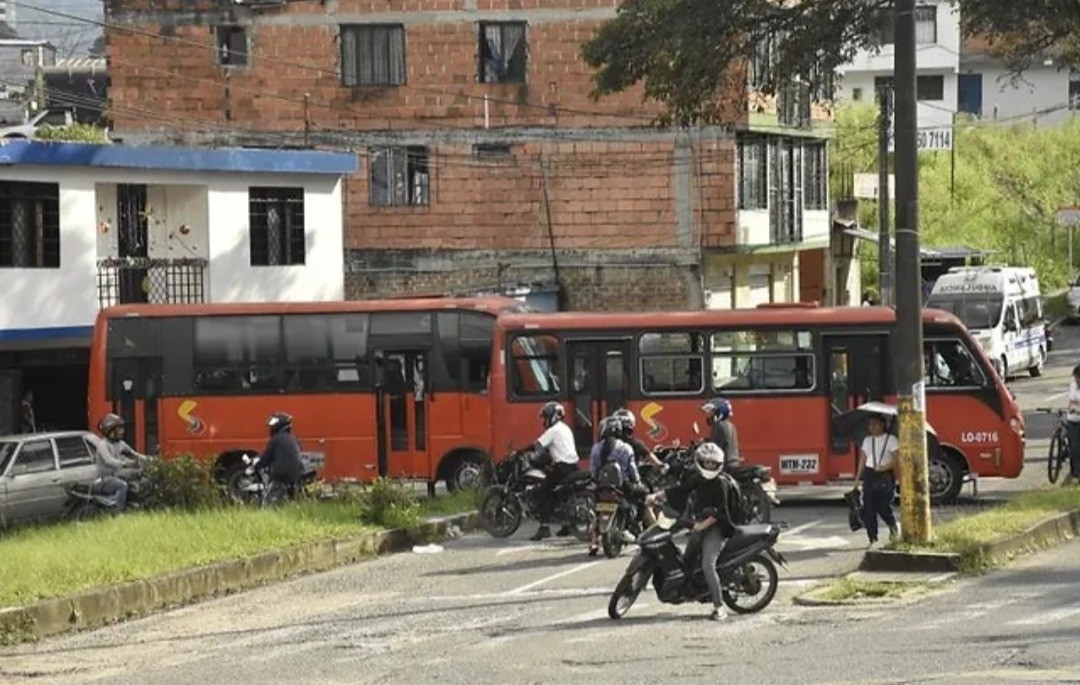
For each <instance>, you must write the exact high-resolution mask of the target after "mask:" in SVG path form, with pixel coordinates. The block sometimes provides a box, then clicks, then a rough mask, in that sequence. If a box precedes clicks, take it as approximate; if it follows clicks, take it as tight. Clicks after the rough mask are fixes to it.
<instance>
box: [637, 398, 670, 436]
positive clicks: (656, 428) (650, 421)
mask: <svg viewBox="0 0 1080 685" xmlns="http://www.w3.org/2000/svg"><path fill="white" fill-rule="evenodd" d="M662 411H664V408H663V407H661V406H660V405H659V404H657V403H656V402H650V403H648V404H646V405H645V406H644V407H642V408H641V411H640V412H639V414H640V415H641V420H642V421H644V422H645V425H646V426H648V427H649V437H650V438H652V439H653V440H656V441H657V442H659V441H661V440H663V439H664V438H666V437H667V428H665V427H664V424H662V423H660V422H659V421H657V420H656V418H655V417H656V415H657V414H659V413H660V412H662Z"/></svg>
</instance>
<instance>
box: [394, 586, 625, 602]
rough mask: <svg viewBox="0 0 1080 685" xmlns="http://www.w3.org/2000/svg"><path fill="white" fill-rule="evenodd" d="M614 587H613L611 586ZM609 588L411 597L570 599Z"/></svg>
mask: <svg viewBox="0 0 1080 685" xmlns="http://www.w3.org/2000/svg"><path fill="white" fill-rule="evenodd" d="M612 587H614V586H612ZM611 589H612V588H610V587H583V588H563V589H551V590H527V591H525V592H517V591H515V590H510V591H509V592H488V593H482V594H475V595H431V596H424V597H412V598H411V599H410V601H412V602H419V603H423V602H472V601H488V600H492V599H509V598H521V597H550V598H552V599H562V598H572V597H594V596H596V595H601V594H606V593H609V592H611Z"/></svg>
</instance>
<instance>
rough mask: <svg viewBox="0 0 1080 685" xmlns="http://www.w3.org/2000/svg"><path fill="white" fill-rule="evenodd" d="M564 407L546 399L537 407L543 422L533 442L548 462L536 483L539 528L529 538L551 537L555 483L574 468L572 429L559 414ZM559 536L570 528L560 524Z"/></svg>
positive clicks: (575, 462)
mask: <svg viewBox="0 0 1080 685" xmlns="http://www.w3.org/2000/svg"><path fill="white" fill-rule="evenodd" d="M565 416H566V411H565V410H564V409H563V407H562V405H561V404H559V403H558V402H548V403H547V404H545V405H544V406H543V407H541V408H540V420H541V421H542V422H543V424H544V432H543V433H542V434H541V435H540V437H539V438H537V440H536V442H535V443H534V444H533V448H535V449H543V450H546V451H547V453H548V456H550V457H551V463H550V464H549V465H548V467H547V479H545V480H544V482H543V483H541V484H540V487H539V492H538V493H537V495H538V497H539V509H540V511H539V512H538V514H539V516H540V528H539V529H538V530H537V531H536V534H535V535H533V536H532V537H531V538H530V540H543V539H544V538H548V537H551V527H550V526H551V523H552V520H553V519H554V518H555V496H554V490H555V487H556V486H558V485H559V483H561V482H562V481H563V479H565V478H566V477H567V476H569V475H570V474H572V473H574V472H575V471H577V470H578V468H579V467H578V461H579V457H578V453H577V447H576V446H575V445H574V432H573V431H572V430H570V426H568V425H566V423H565V422H564V421H563V418H564V417H565ZM558 534H559V536H561V537H565V536H566V535H569V534H570V528H569V527H568V526H563V527H562V528H561V529H559V533H558Z"/></svg>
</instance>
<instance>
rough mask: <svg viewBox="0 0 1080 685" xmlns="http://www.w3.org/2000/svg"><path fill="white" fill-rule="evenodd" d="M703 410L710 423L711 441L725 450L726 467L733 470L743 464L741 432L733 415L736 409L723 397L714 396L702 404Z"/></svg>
mask: <svg viewBox="0 0 1080 685" xmlns="http://www.w3.org/2000/svg"><path fill="white" fill-rule="evenodd" d="M701 411H702V412H704V413H705V420H706V421H707V422H708V424H709V442H712V443H715V444H716V445H717V447H719V448H720V449H722V450H723V451H724V455H725V456H726V459H725V461H724V468H725V469H726V470H729V471H730V470H731V469H733V468H736V467H738V466H741V465H742V458H741V457H740V454H739V433H738V431H736V430H735V424H734V423H732V422H731V417H732V415H733V414H734V413H735V410H734V409H733V408H732V406H731V402H728V401H727V400H726V399H724V398H723V397H714V398H712V399H711V400H709V401H708V402H706V403H705V404H703V405H701Z"/></svg>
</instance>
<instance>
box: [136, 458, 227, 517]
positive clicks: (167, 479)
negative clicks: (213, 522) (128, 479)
mask: <svg viewBox="0 0 1080 685" xmlns="http://www.w3.org/2000/svg"><path fill="white" fill-rule="evenodd" d="M211 470H212V469H211V466H210V464H209V463H207V462H205V461H203V460H201V459H196V458H195V457H193V456H191V455H182V456H178V457H170V458H167V459H153V460H151V461H149V462H147V464H146V466H145V467H144V469H143V475H144V477H145V479H146V481H145V484H144V486H145V487H146V489H147V493H146V497H145V502H146V506H147V508H153V509H186V510H189V511H194V510H197V509H207V508H209V507H214V506H221V505H222V504H223V503H224V499H223V498H222V495H221V491H220V490H219V489H218V487H217V486H216V485H215V484H214V480H213V477H212V474H211Z"/></svg>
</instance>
